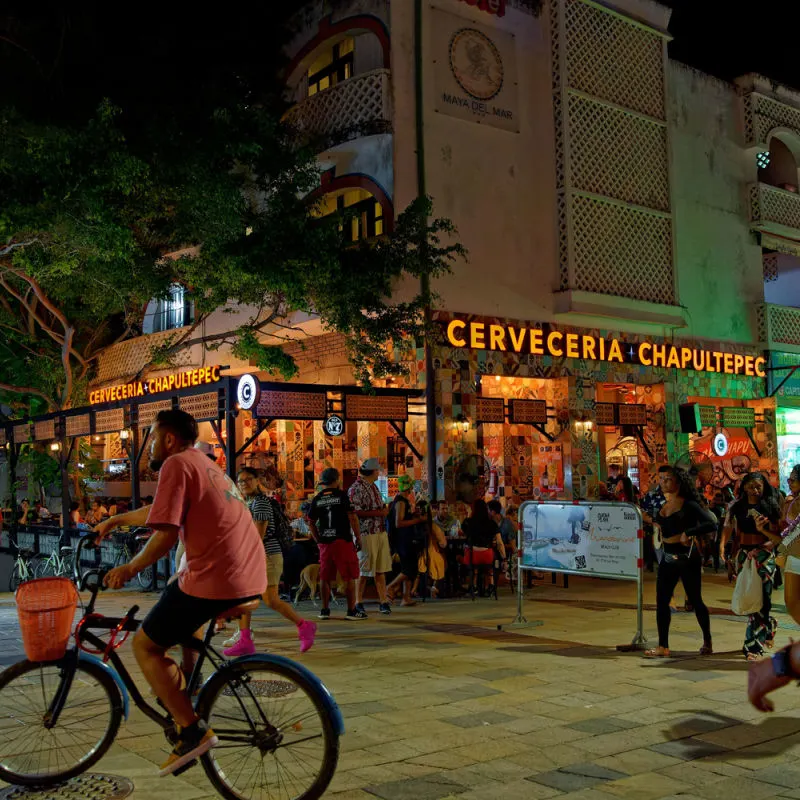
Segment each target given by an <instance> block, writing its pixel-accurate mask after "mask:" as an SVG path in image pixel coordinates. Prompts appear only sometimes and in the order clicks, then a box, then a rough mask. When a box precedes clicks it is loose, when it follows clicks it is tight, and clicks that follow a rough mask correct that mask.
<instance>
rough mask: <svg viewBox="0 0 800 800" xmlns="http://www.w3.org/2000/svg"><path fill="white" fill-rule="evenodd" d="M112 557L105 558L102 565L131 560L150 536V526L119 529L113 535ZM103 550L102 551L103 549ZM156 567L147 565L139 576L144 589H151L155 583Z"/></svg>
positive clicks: (119, 564) (112, 565) (115, 565)
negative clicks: (154, 573)
mask: <svg viewBox="0 0 800 800" xmlns="http://www.w3.org/2000/svg"><path fill="white" fill-rule="evenodd" d="M111 537H112V542H111V545H110V546H111V557H110V558H107V559H105V560H104V563H103V565H102V566H108V567H109V568H111V567H119V566H121V565H122V564H128V563H129V562H130V560H131V559H132V558H133V557H134V556H135V555H136V554H137V553H138V552H139V550H141V549H142V547H144V545H145V544H146V542H147V540H148V539H149V538H150V529H149V528H131V529H130V530H129V531H124V530H117V531H115V532H114V533H113V534H112V535H111ZM101 552H102V551H101ZM153 570H154V567H145V569H143V570H142V571H141V572H140V573H139V574H138V575H137V576H136V579H137V580H138V581H139V586H141V587H142V589H150V588H151V587H152V585H153Z"/></svg>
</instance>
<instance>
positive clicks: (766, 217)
mask: <svg viewBox="0 0 800 800" xmlns="http://www.w3.org/2000/svg"><path fill="white" fill-rule="evenodd" d="M750 221H751V222H752V223H753V224H754V225H765V224H768V223H772V224H773V225H782V226H784V227H786V228H796V229H797V230H798V231H800V194H796V193H795V192H787V191H786V190H785V189H778V188H777V187H775V186H770V185H769V184H766V183H757V184H751V186H750Z"/></svg>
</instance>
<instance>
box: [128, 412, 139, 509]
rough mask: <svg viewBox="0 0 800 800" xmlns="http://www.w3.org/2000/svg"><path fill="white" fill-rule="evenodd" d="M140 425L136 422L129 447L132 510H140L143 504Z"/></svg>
mask: <svg viewBox="0 0 800 800" xmlns="http://www.w3.org/2000/svg"><path fill="white" fill-rule="evenodd" d="M140 438H141V437H140V433H139V424H138V422H137V421H136V420H134V424H133V426H132V429H131V438H130V443H129V444H128V447H127V448H126V449H127V451H128V463H129V464H130V465H131V508H132V509H136V508H139V506H140V505H141V502H142V496H141V495H142V486H141V481H140V480H139V439H140Z"/></svg>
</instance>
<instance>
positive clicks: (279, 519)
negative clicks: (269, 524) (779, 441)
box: [267, 497, 294, 556]
mask: <svg viewBox="0 0 800 800" xmlns="http://www.w3.org/2000/svg"><path fill="white" fill-rule="evenodd" d="M267 500H269V504H270V506H271V507H272V520H273V523H274V525H273V530H272V533H273V536H274V537H275V539H276V540H277V542H278V544H279V545H280V546H281V552H282V553H283V555H284V556H286V554H287V553H288V552H289V551H290V550H291V549H292V547H293V546H294V535H293V533H292V526H291V525H290V524H289V520H288V519H287V518H286V514H284V513H283V508H282V507H281V504H280V503H279V502H278V501H277V500H275V498H273V497H268V498H267Z"/></svg>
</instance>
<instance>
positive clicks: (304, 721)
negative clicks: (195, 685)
mask: <svg viewBox="0 0 800 800" xmlns="http://www.w3.org/2000/svg"><path fill="white" fill-rule="evenodd" d="M323 692H324V689H323V688H322V687H321V685H320V684H316V683H313V682H312V681H310V680H309V679H308V678H306V677H305V676H304V675H303V674H302V673H300V672H297V671H295V670H293V669H292V668H291V666H290V665H285V664H282V663H278V662H273V661H272V660H271V659H270V658H269V657H264V658H263V659H262V660H261V661H246V662H243V663H241V664H237V663H233V664H230V665H228V666H227V667H224V668H223V669H222V670H220V671H219V672H217V673H216V674H215V675H213V676H212V677H211V679H210V680H209V683H208V685H207V686H206V687H205V688H204V690H203V693H202V695H201V697H200V699H199V702H198V707H197V713H198V714H199V715H200V716H202V717H203V718H204V719H206V720H207V721H208V724H209V726H210V727H211V728H212V729H213V730H214V733H215V734H216V735H217V738H218V739H219V744H218V745H217V747H215V748H214V749H213V750H210V751H209V752H208V753H206V755H204V756H203V757H202V761H203V768H204V769H205V771H206V774H207V775H208V777H209V780H210V781H211V783H212V784H213V785H214V788H215V789H216V790H217V791H218V792H219V793H220V794H221V795H222V796H223V797H226V798H229V800H317V798H319V797H321V796H322V794H323V793H324V792H325V790H326V789H327V788H328V784H330V782H331V779H332V778H333V773H334V771H335V770H336V763H337V761H338V760H339V736H338V733H337V731H336V729H335V727H334V722H333V720H332V719H331V716H330V714H329V713H328V711H327V710H326V707H325V704H324V702H323Z"/></svg>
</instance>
